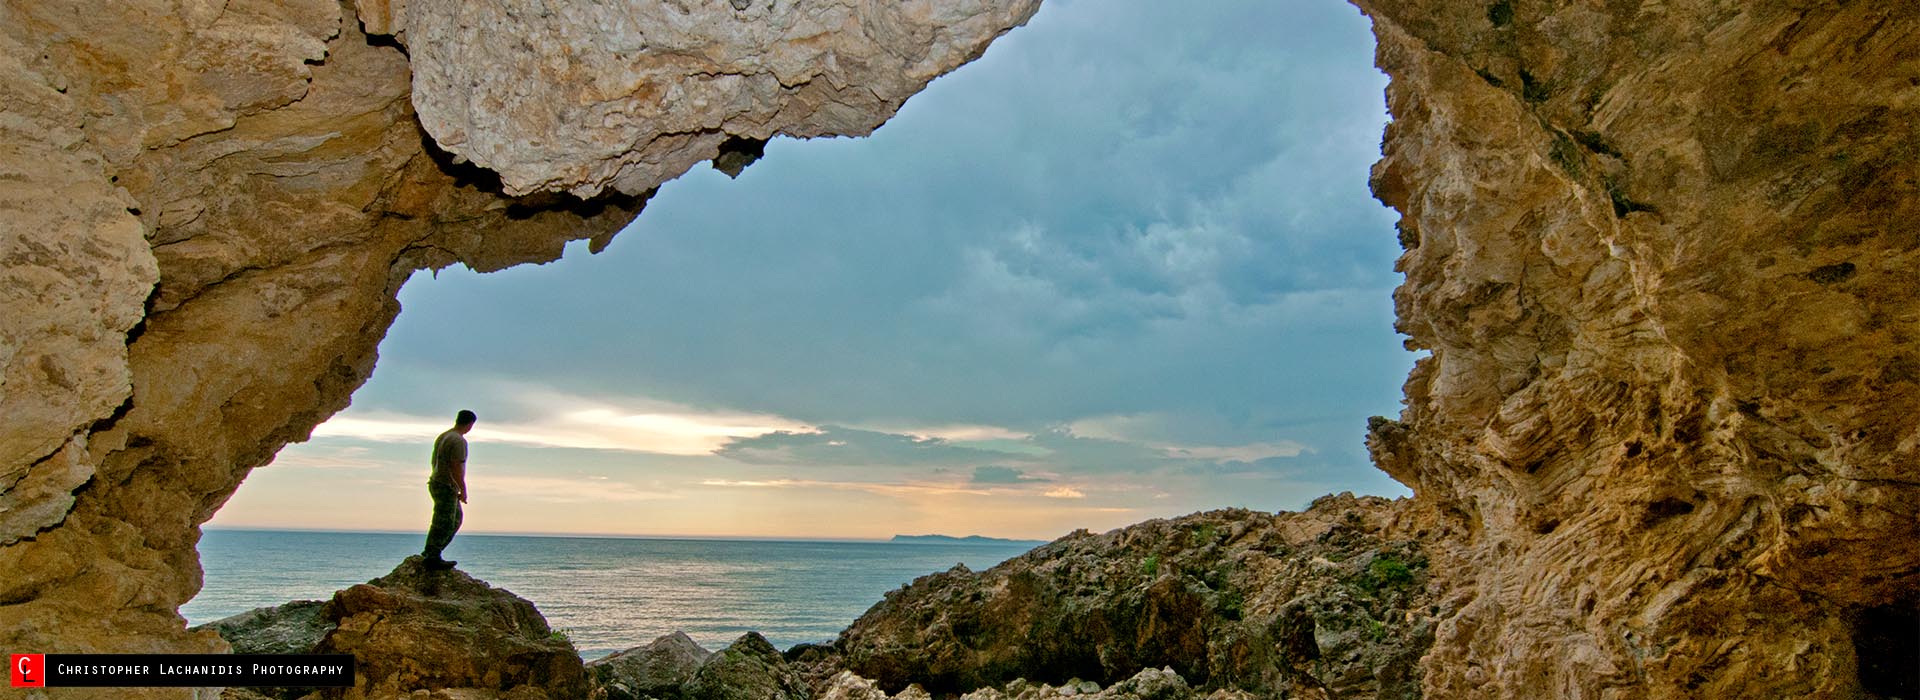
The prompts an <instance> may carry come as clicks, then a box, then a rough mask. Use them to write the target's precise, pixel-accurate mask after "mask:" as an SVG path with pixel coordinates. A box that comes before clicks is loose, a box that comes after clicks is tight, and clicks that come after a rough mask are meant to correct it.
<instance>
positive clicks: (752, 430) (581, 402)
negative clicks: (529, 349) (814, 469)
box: [313, 392, 811, 455]
mask: <svg viewBox="0 0 1920 700" xmlns="http://www.w3.org/2000/svg"><path fill="white" fill-rule="evenodd" d="M632 403H635V404H639V405H641V406H643V407H642V408H633V407H627V406H622V405H618V404H610V403H606V402H603V401H599V400H594V399H588V398H584V397H577V396H568V395H564V394H559V393H556V392H545V393H536V394H530V395H527V396H523V397H522V398H520V399H519V400H517V401H515V402H513V403H512V404H510V405H506V406H502V408H504V409H506V410H507V411H508V412H509V414H510V415H511V414H516V413H517V414H522V415H528V414H530V415H531V416H532V417H528V418H520V419H514V418H507V419H503V420H495V419H491V418H488V417H487V416H484V415H483V416H482V417H481V420H480V422H479V423H478V424H476V425H475V426H474V429H473V432H471V433H469V434H468V435H467V439H468V440H471V441H474V442H503V443H512V444H519V445H527V446H533V447H558V448H574V449H589V450H620V451H627V452H646V453H653V454H668V455H704V454H708V453H711V452H713V451H714V450H716V449H719V448H721V447H722V446H724V445H726V444H728V443H729V442H731V441H732V440H735V439H738V438H741V437H753V436H758V435H764V434H767V433H773V432H779V431H786V432H791V433H794V434H804V433H805V432H806V431H808V430H811V428H809V427H807V426H806V425H805V424H802V423H799V422H797V421H792V420H788V419H785V418H780V417H778V416H771V415H766V414H757V413H746V412H725V411H702V410H698V409H694V408H690V407H685V406H676V405H672V404H663V403H660V402H653V401H644V400H635V401H633V402H632ZM450 427H452V421H451V420H448V419H438V418H429V417H423V416H418V415H407V414H399V413H390V412H381V411H365V412H361V411H351V410H349V411H346V412H343V413H340V414H338V415H335V416H334V417H333V418H332V419H330V420H328V421H327V422H325V423H322V424H320V425H319V426H318V427H315V428H314V430H313V435H314V437H344V438H357V439H361V440H372V441H377V442H427V441H430V440H432V439H433V437H434V436H436V435H439V434H440V433H441V432H442V431H445V430H446V429H447V428H450Z"/></svg>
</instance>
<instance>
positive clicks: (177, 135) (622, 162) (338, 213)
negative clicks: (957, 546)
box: [0, 0, 1920, 698]
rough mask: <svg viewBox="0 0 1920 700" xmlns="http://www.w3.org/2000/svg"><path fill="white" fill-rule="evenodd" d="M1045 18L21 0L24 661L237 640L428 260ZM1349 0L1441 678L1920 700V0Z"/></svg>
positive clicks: (863, 111)
mask: <svg viewBox="0 0 1920 700" xmlns="http://www.w3.org/2000/svg"><path fill="white" fill-rule="evenodd" d="M1036 1H1037V0H1001V1H997V2H990V1H988V0H944V1H937V2H936V1H933V0H920V1H917V2H883V1H881V0H864V1H863V0H809V1H803V2H774V1H773V0H729V2H726V3H718V2H712V3H689V2H684V1H682V0H658V1H656V2H641V1H640V0H621V1H619V2H611V3H585V2H557V3H547V4H544V5H542V6H541V7H543V8H545V9H544V10H537V11H536V10H535V9H530V8H532V6H530V5H526V4H524V3H509V2H504V1H480V2H454V1H452V0H355V2H354V3H353V4H351V5H345V6H343V5H340V4H336V3H335V2H330V1H328V0H224V1H219V2H216V1H214V0H123V1H120V2H113V3H94V2H80V1H79V0H0V105H5V107H4V112H0V207H3V208H4V216H0V261H4V269H0V305H3V306H4V308H5V310H6V313H5V314H4V315H0V412H3V414H4V415H5V416H6V424H5V427H4V429H0V571H4V572H6V574H5V575H4V576H0V647H4V648H9V649H32V650H36V651H48V652H79V651H96V652H116V651H121V652H134V651H195V650H213V649H218V648H222V646H223V645H222V643H221V642H220V641H219V640H218V639H217V638H215V637H214V636H213V635H211V634H209V633H194V632H188V631H186V630H185V629H184V627H183V623H182V621H181V620H180V618H179V616H178V615H177V613H176V612H175V611H176V609H177V607H178V606H179V604H180V603H181V602H182V601H184V600H186V599H187V598H189V597H190V596H191V595H192V594H193V593H194V592H195V591H196V590H197V589H198V586H199V568H198V563H197V561H196V560H195V554H194V549H193V545H194V543H195V540H196V539H197V537H198V525H199V524H200V523H201V522H204V521H205V520H206V519H207V518H208V517H210V516H211V515H212V513H213V512H214V510H215V509H217V508H218V507H219V506H220V504H221V503H222V502H223V501H224V500H225V499H226V498H227V497H228V496H229V495H230V494H231V493H232V492H233V490H234V488H235V487H236V486H237V485H238V484H239V483H240V480H241V479H242V478H243V477H244V476H245V475H246V473H247V472H248V471H249V470H250V469H252V468H253V467H256V466H259V465H261V464H264V463H265V462H267V461H268V460H269V459H271V457H272V455H273V453H274V452H275V451H276V450H277V449H278V448H279V447H280V446H282V445H284V444H285V443H287V442H289V441H294V440H299V439H303V438H304V437H305V436H306V435H307V434H308V432H309V430H310V429H311V428H312V426H313V425H315V424H316V423H318V422H319V421H321V420H324V419H325V418H326V417H327V416H328V415H331V414H332V413H333V412H335V411H337V410H339V409H340V408H342V407H344V406H345V405H346V402H347V400H348V396H349V394H350V393H351V391H352V390H353V389H354V388H355V387H357V386H358V385H359V384H360V383H361V382H362V381H364V379H365V377H366V376H367V375H368V373H369V372H370V371H371V368H372V365H373V361H374V349H375V347H376V345H377V343H378V341H379V339H380V336H381V335H382V334H383V333H384V331H385V328H386V327H387V325H388V323H389V322H390V321H391V319H392V318H393V315H394V314H395V313H397V311H398V307H397V305H396V304H395V302H394V294H395V292H396V291H397V289H398V287H399V285H400V284H401V283H402V282H403V281H404V280H405V279H406V277H407V276H408V275H409V274H410V273H411V272H413V271H414V270H418V269H426V268H438V267H443V266H446V265H451V264H456V263H463V264H467V265H469V266H472V267H474V268H476V269H481V270H491V269H497V268H500V267H505V266H508V265H512V264H518V263H522V262H530V261H544V260H550V259H553V258H554V257H556V256H558V255H559V254H560V252H561V248H562V246H563V245H564V242H565V241H567V240H571V239H581V238H591V239H593V249H595V250H597V249H599V248H600V247H602V246H604V245H605V244H606V242H607V241H608V239H609V238H610V237H611V236H612V235H613V233H614V232H615V231H617V230H618V229H619V228H620V227H621V226H622V225H624V224H625V223H626V222H627V221H628V220H630V219H631V218H632V216H634V215H635V214H636V213H637V212H638V211H639V209H640V207H641V206H642V205H643V204H644V201H645V197H646V193H647V192H649V191H651V189H652V188H653V187H654V186H655V185H657V184H659V182H660V181H662V180H664V179H666V178H671V177H674V176H677V175H678V174H679V173H680V172H683V171H684V170H685V169H686V168H688V167H692V166H694V165H696V164H697V163H699V162H700V161H703V160H707V159H712V158H716V157H720V156H724V157H725V159H724V161H723V162H720V163H716V164H717V165H724V166H726V167H729V168H737V167H740V165H741V164H742V163H743V162H744V160H743V159H745V158H750V157H751V155H750V154H752V153H755V152H757V151H758V145H759V144H760V142H761V141H762V140H764V139H766V138H769V137H771V136H773V135H776V134H782V133H784V134H790V135H797V136H817V135H825V134H832V133H844V134H858V133H865V132H866V131H869V130H871V129H872V128H874V126H876V125H878V124H879V123H881V122H883V121H884V120H885V119H886V118H887V117H888V116H889V115H890V114H892V112H893V110H894V109H896V108H897V107H898V106H899V104H900V103H901V102H902V101H903V100H905V99H906V98H907V97H908V96H909V95H911V94H912V93H913V92H914V91H917V90H918V89H920V88H921V87H923V86H924V85H925V83H926V81H927V80H929V79H931V78H932V77H934V76H936V75H938V74H940V73H941V72H944V71H946V70H950V69H951V68H953V67H954V66H957V65H959V64H960V63H963V62H964V61H966V60H968V59H970V58H972V57H974V56H977V55H979V54H980V53H981V52H982V51H983V50H984V49H985V47H986V46H987V44H988V43H989V42H991V41H992V39H993V38H994V37H996V36H998V35H999V34H1000V33H1001V32H1004V31H1005V30H1006V29H1008V28H1009V27H1012V26H1014V25H1017V24H1019V23H1020V22H1023V21H1024V20H1025V18H1026V17H1028V16H1029V15H1030V14H1031V13H1032V12H1033V10H1034V9H1035V4H1036ZM1357 2H1358V4H1359V5H1361V7H1362V8H1363V9H1365V10H1366V11H1367V12H1368V13H1369V14H1370V15H1372V16H1373V17H1374V19H1375V29H1376V34H1377V35H1378V37H1379V39H1380V49H1379V62H1380V64H1381V66H1382V67H1383V68H1384V69H1385V70H1387V71H1388V73H1390V74H1391V75H1392V77H1393V81H1392V84H1391V86H1390V88H1389V91H1388V92H1389V94H1388V99H1389V106H1390V108H1391V110H1392V111H1393V114H1394V118H1395V121H1394V123H1393V124H1392V125H1391V126H1390V127H1389V129H1388V134H1387V138H1386V141H1385V144H1384V150H1385V158H1384V159H1383V160H1382V161H1381V162H1380V164H1379V165H1378V166H1377V167H1376V168H1375V177H1374V184H1375V191H1376V193H1377V194H1378V195H1379V196H1380V198H1381V199H1382V200H1383V201H1385V202H1387V203H1388V204H1390V205H1392V206H1394V207H1395V208H1397V209H1399V210H1400V211H1401V212H1402V213H1403V214H1404V215H1405V216H1404V218H1403V220H1402V223H1401V231H1400V237H1401V241H1402V243H1403V244H1404V245H1405V246H1406V248H1407V252H1406V254H1405V256H1403V258H1402V259H1401V262H1400V268H1401V269H1402V270H1403V271H1405V272H1406V273H1407V283H1406V285H1405V286H1404V287H1402V289H1401V290H1400V291H1399V293H1398V294H1397V301H1398V307H1399V316H1400V323H1401V328H1402V329H1403V330H1404V331H1405V332H1406V333H1407V334H1408V335H1409V336H1411V340H1410V341H1409V343H1410V344H1411V345H1412V346H1413V347H1416V348H1421V349H1425V350H1428V351H1430V353H1431V356H1430V357H1427V358H1426V359H1424V360H1422V361H1421V362H1420V363H1419V364H1418V366H1417V367H1416V369H1415V370H1414V372H1413V374H1412V376H1411V377H1410V378H1409V380H1408V383H1407V401H1408V406H1407V409H1406V411H1405V412H1404V413H1403V414H1402V415H1401V416H1400V418H1399V419H1398V420H1393V421H1389V420H1380V421H1377V422H1376V423H1375V425H1374V426H1373V430H1372V432H1371V436H1370V438H1369V440H1370V444H1371V445H1372V447H1373V449H1374V454H1375V459H1376V461H1377V462H1378V463H1379V465H1380V466H1381V467H1382V468H1383V469H1386V470H1387V471H1388V472H1389V473H1391V474H1393V475H1394V476H1395V477H1396V478H1399V479H1400V480H1402V481H1403V482H1405V483H1407V484H1409V485H1411V486H1412V487H1413V488H1414V489H1415V491H1416V492H1417V494H1418V496H1417V499H1416V504H1415V505H1416V506H1417V507H1418V508H1422V509H1426V512H1427V513H1428V514H1429V515H1428V516H1423V517H1433V518H1442V519H1444V520H1443V522H1444V523H1445V526H1444V529H1442V530H1435V531H1434V532H1432V533H1430V534H1431V540H1430V541H1429V542H1428V543H1427V545H1426V550H1427V551H1428V552H1429V555H1430V556H1431V557H1433V559H1434V561H1435V566H1434V569H1433V570H1434V571H1435V572H1436V576H1435V581H1434V582H1433V585H1434V586H1435V587H1436V590H1437V591H1439V592H1442V593H1445V594H1446V595H1448V596H1450V597H1449V598H1448V600H1447V601H1446V603H1445V604H1444V605H1443V606H1442V607H1443V609H1444V610H1447V611H1449V612H1448V617H1447V618H1446V619H1444V620H1442V621H1441V622H1440V623H1439V625H1438V627H1437V637H1436V640H1435V642H1434V646H1433V649H1432V652H1431V653H1430V654H1429V655H1428V657H1427V659H1426V661H1425V662H1424V678H1425V681H1424V682H1425V684H1426V685H1425V687H1426V690H1427V692H1428V693H1430V694H1432V695H1434V696H1436V697H1469V696H1471V697H1483V696H1493V697H1541V696H1550V697H1569V698H1575V697H1577V698H1607V697H1695V696H1705V697H1719V696H1729V697H1731V696H1753V697H1757V696H1796V695H1816V696H1818V695H1829V696H1845V695H1846V694H1848V693H1853V692H1855V691H1860V690H1864V691H1866V692H1869V693H1876V694H1882V695H1892V694H1896V693H1907V694H1911V693H1908V692H1907V691H1908V689H1909V688H1911V684H1913V683H1914V681H1912V680H1911V679H1907V680H1902V674H1901V673H1900V672H1899V670H1898V669H1901V668H1910V667H1911V663H1910V662H1911V661H1912V658H1913V655H1914V654H1920V650H1914V649H1913V648H1912V646H1911V645H1912V643H1913V642H1912V640H1911V639H1910V637H1909V638H1906V641H1901V639H1902V635H1900V634H1899V630H1901V629H1903V628H1902V627H1901V624H1902V623H1901V622H1900V621H1903V620H1904V621H1911V620H1913V619H1915V615H1916V607H1920V606H1917V601H1920V592H1917V590H1920V584H1917V583H1916V582H1917V581H1920V546H1915V544H1916V543H1917V542H1920V530H1917V529H1916V528H1920V526H1917V525H1916V523H1917V522H1920V517H1916V516H1917V514H1920V476H1916V474H1915V469H1914V466H1913V465H1914V464H1915V457H1916V452H1917V451H1920V425H1917V423H1920V410H1916V409H1920V405H1916V404H1920V401H1916V397H1917V394H1916V392H1917V391H1920V389H1917V386H1920V353H1917V352H1916V350H1915V348H1916V347H1920V346H1917V345H1916V344H1915V337H1916V332H1920V314H1917V313H1916V312H1915V309H1916V308H1920V305H1917V304H1916V301H1917V300H1916V298H1915V297H1916V295H1920V287H1917V286H1916V285H1914V284H1913V281H1912V280H1913V272H1912V271H1913V270H1914V268H1915V263H1916V259H1915V255H1916V253H1915V251H1916V248H1920V233H1916V229H1915V227H1914V226H1913V225H1912V224H1911V223H1910V222H1912V221H1914V220H1915V218H1916V217H1915V214H1920V211H1916V210H1917V209H1920V204H1916V202H1920V196H1916V195H1917V193H1916V189H1917V188H1920V184H1916V183H1917V182H1920V168H1917V167H1916V164H1917V163H1920V158H1916V149H1920V145H1917V144H1920V139H1916V138H1915V133H1914V130H1915V126H1914V124H1916V123H1920V121H1917V120H1916V119H1915V117H1916V116H1920V115H1916V113H1915V112H1916V108H1917V106H1920V55H1917V54H1916V51H1920V48H1916V47H1920V40H1917V39H1920V36H1916V34H1917V33H1920V8H1916V7H1915V6H1913V5H1911V4H1910V3H1858V2H1856V3H1835V2H1825V3H1822V2H1792V3H1788V2H1732V1H1731V0H1697V1H1693V2H1652V1H1649V2H1619V1H1611V0H1610V1H1608V2H1599V1H1597V0H1594V1H1585V2H1575V1H1574V0H1495V1H1493V2H1489V3H1483V4H1463V3H1455V2H1440V1H1439V0H1397V1H1395V2H1384V1H1382V0H1357ZM363 28H364V30H365V31H363ZM369 33H370V34H372V36H369ZM1250 89H1253V88H1252V87H1251V86H1250ZM1249 128H1258V125H1249ZM742 154H747V155H742ZM581 197H590V198H588V199H582V198H581ZM1436 522H1442V521H1436ZM1889 620H1891V621H1893V622H1892V623H1889V622H1888V621H1889ZM1888 630H1893V632H1891V633H1889V632H1888ZM1856 640H1859V641H1858V642H1857V641H1856ZM1882 642H1884V643H1882ZM1903 654H1904V655H1905V656H1902V655H1903ZM1889 669H1893V670H1889ZM1902 683H1906V684H1909V685H1904V686H1903V685H1901V684H1902ZM113 695H114V696H117V697H119V696H126V695H127V694H126V693H121V692H115V693H113ZM150 695H153V696H156V697H178V696H179V695H180V694H179V693H174V692H170V691H166V692H163V691H155V692H154V693H151V694H150Z"/></svg>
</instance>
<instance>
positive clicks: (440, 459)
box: [427, 428, 467, 486]
mask: <svg viewBox="0 0 1920 700" xmlns="http://www.w3.org/2000/svg"><path fill="white" fill-rule="evenodd" d="M466 463H467V436H465V435H461V434H460V429H458V428H448V429H447V432H444V433H441V434H440V437H437V438H434V439H433V476H430V477H428V478H427V483H430V484H431V483H436V482H438V483H442V484H446V485H448V486H456V485H457V484H455V483H454V482H453V468H454V467H455V466H457V465H461V464H466Z"/></svg>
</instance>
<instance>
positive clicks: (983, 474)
mask: <svg viewBox="0 0 1920 700" xmlns="http://www.w3.org/2000/svg"><path fill="white" fill-rule="evenodd" d="M1047 481H1051V479H1043V478H1040V477H1037V476H1029V475H1028V474H1027V473H1026V472H1023V471H1021V470H1019V469H1015V468H1013V467H1003V466H998V465H987V466H981V467H974V468H973V483H976V484H1032V483H1044V482H1047Z"/></svg>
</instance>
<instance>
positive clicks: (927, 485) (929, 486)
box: [700, 479, 996, 496]
mask: <svg viewBox="0 0 1920 700" xmlns="http://www.w3.org/2000/svg"><path fill="white" fill-rule="evenodd" d="M700 485H701V486H714V487H721V488H762V489H835V490H842V491H862V492H865V493H873V494H882V495H888V496H991V495H995V493H996V491H995V490H994V489H986V488H976V487H970V486H967V485H965V484H955V483H944V482H905V483H879V482H869V481H825V480H817V479H770V480H753V479H705V480H702V481H701V482H700Z"/></svg>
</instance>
